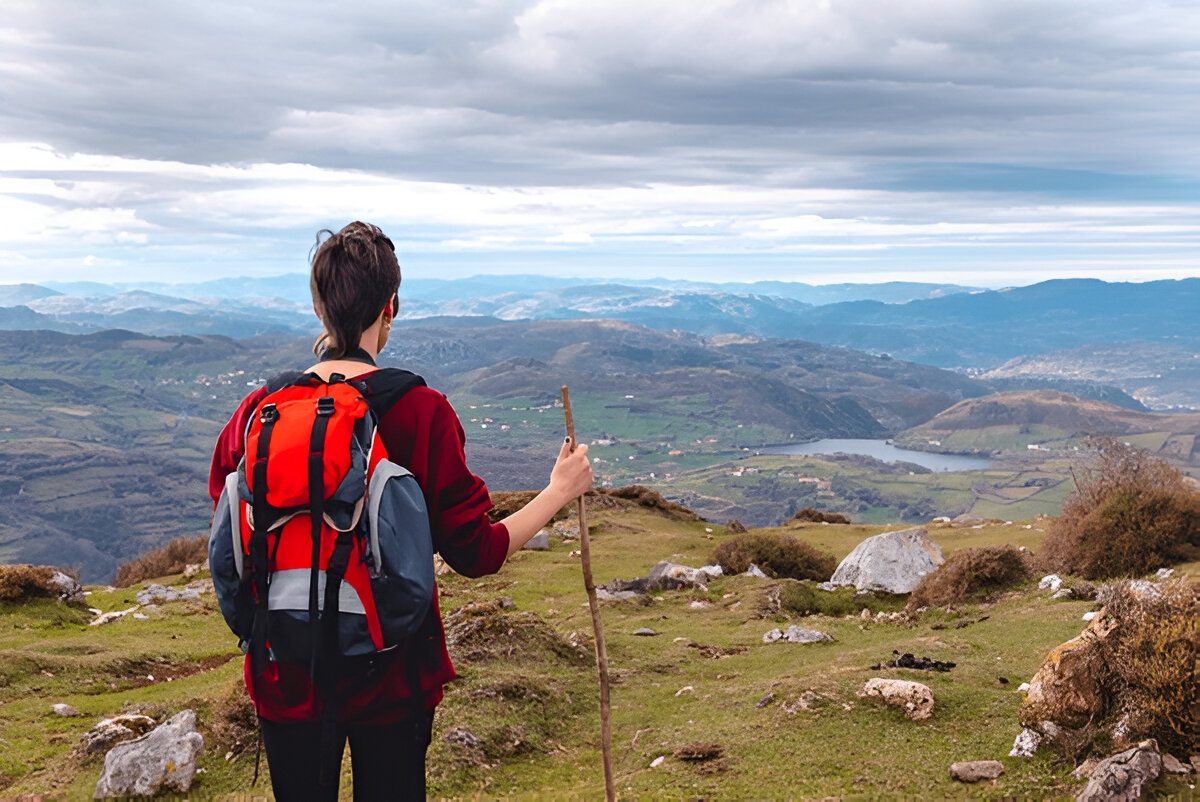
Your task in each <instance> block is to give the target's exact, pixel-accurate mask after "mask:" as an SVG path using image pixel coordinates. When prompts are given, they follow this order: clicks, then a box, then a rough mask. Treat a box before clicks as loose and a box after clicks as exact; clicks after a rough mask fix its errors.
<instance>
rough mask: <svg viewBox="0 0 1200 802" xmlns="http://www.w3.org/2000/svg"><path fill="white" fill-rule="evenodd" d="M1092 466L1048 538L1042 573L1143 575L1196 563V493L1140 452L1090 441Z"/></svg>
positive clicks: (1199, 536)
mask: <svg viewBox="0 0 1200 802" xmlns="http://www.w3.org/2000/svg"><path fill="white" fill-rule="evenodd" d="M1090 445H1091V447H1092V449H1093V456H1092V461H1091V464H1090V465H1088V466H1086V467H1085V468H1084V469H1083V470H1082V472H1081V474H1080V475H1077V476H1076V490H1075V492H1074V493H1072V494H1071V495H1070V496H1068V497H1067V500H1066V501H1065V502H1064V503H1063V513H1062V517H1060V518H1059V519H1058V520H1056V521H1055V522H1054V524H1053V525H1052V526H1051V529H1050V531H1049V532H1048V533H1047V535H1046V539H1045V542H1044V543H1043V547H1042V551H1041V553H1040V559H1041V561H1042V567H1043V568H1044V569H1045V570H1047V571H1057V572H1060V573H1073V574H1078V575H1079V576H1082V577H1085V578H1087V579H1107V578H1111V577H1121V576H1140V575H1142V574H1146V573H1149V572H1151V571H1154V570H1155V569H1158V568H1162V567H1163V566H1166V565H1173V564H1175V563H1178V562H1184V561H1187V560H1195V559H1198V558H1200V494H1198V493H1196V492H1195V491H1194V490H1192V489H1191V488H1190V487H1189V486H1188V485H1187V483H1186V482H1185V481H1184V479H1183V476H1182V474H1180V472H1179V471H1177V470H1175V469H1174V468H1172V467H1171V466H1170V465H1168V464H1167V463H1165V462H1163V461H1162V460H1160V459H1157V458H1155V457H1154V456H1152V455H1151V454H1150V453H1149V452H1147V451H1145V450H1144V449H1140V448H1136V447H1134V446H1129V445H1126V444H1124V443H1121V442H1119V441H1117V440H1113V439H1112V438H1094V439H1093V440H1091V441H1090Z"/></svg>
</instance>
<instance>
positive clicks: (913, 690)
mask: <svg viewBox="0 0 1200 802" xmlns="http://www.w3.org/2000/svg"><path fill="white" fill-rule="evenodd" d="M858 695H859V696H861V697H868V696H873V697H878V698H880V699H882V700H883V701H884V702H886V703H887V704H889V705H892V706H894V707H902V708H904V717H905V718H907V719H909V720H910V721H921V720H923V719H927V718H929V717H930V716H932V715H933V709H934V698H933V691H932V690H931V689H930V688H929V686H928V685H922V684H921V683H919V682H912V681H910V680H902V679H884V678H881V677H875V678H873V679H869V680H867V681H866V683H864V684H863V686H862V688H861V689H860V690H859V692H858Z"/></svg>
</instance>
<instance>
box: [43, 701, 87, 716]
mask: <svg viewBox="0 0 1200 802" xmlns="http://www.w3.org/2000/svg"><path fill="white" fill-rule="evenodd" d="M50 709H51V710H52V711H54V714H55V715H57V716H63V717H65V718H70V717H72V716H82V715H83V713H80V712H79V711H78V710H77V709H75V708H74V707H71V706H70V705H68V704H64V703H62V702H59V703H58V704H53V705H50Z"/></svg>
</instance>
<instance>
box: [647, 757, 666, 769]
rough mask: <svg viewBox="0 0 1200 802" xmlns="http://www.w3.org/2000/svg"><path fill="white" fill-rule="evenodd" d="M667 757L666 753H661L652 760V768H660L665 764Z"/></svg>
mask: <svg viewBox="0 0 1200 802" xmlns="http://www.w3.org/2000/svg"><path fill="white" fill-rule="evenodd" d="M666 759H667V757H666V755H659V756H658V757H656V758H654V760H651V761H650V768H652V769H656V768H658V767H659V766H661V765H662V764H663V761H664V760H666Z"/></svg>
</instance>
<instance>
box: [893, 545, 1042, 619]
mask: <svg viewBox="0 0 1200 802" xmlns="http://www.w3.org/2000/svg"><path fill="white" fill-rule="evenodd" d="M1032 575H1033V568H1032V566H1031V565H1030V564H1029V559H1028V558H1027V557H1026V556H1025V554H1024V553H1022V552H1021V550H1020V549H1018V548H1016V547H1015V546H1011V545H1006V546H979V547H976V548H969V549H960V550H958V551H956V552H954V554H952V555H950V559H948V560H946V562H944V563H942V564H941V565H939V566H938V567H937V569H936V570H934V571H933V572H932V573H929V574H926V575H925V576H924V577H922V578H921V582H920V583H919V584H918V585H917V587H916V588H915V589H914V590H913V592H912V595H911V596H910V597H909V599H908V607H907V608H906V609H907V610H909V611H912V610H916V609H917V608H918V607H945V606H947V605H952V604H962V603H964V602H967V601H970V600H972V599H978V598H979V597H981V596H985V595H986V594H988V593H994V592H997V591H1002V590H1007V589H1008V588H1010V587H1012V586H1013V585H1015V584H1017V583H1018V582H1021V581H1022V580H1025V579H1029V578H1030V576H1032Z"/></svg>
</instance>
